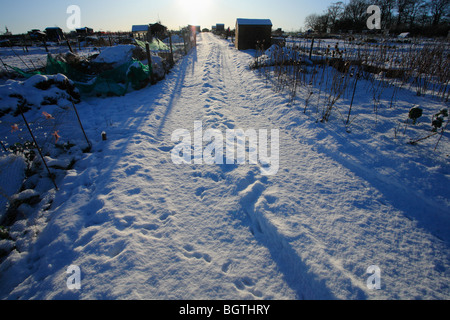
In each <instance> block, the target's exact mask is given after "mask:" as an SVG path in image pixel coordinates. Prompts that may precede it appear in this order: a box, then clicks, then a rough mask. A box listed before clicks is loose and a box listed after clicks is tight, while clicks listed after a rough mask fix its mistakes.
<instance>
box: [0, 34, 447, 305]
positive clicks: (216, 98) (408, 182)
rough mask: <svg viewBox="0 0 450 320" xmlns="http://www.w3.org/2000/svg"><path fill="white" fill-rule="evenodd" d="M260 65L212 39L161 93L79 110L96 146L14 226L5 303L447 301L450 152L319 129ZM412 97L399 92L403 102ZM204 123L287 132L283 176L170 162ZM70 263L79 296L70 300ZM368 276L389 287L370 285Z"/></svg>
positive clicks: (88, 102) (358, 131) (364, 131)
mask: <svg viewBox="0 0 450 320" xmlns="http://www.w3.org/2000/svg"><path fill="white" fill-rule="evenodd" d="M254 53H255V52H254V51H248V52H240V51H238V50H236V49H235V48H233V47H232V46H230V45H229V43H228V42H227V41H225V40H221V39H219V38H217V37H215V36H213V35H212V34H209V33H203V34H200V35H199V38H198V47H197V48H196V49H193V51H191V52H190V54H189V55H188V56H186V57H185V58H184V59H183V60H181V61H179V62H178V64H177V65H176V67H175V68H174V69H173V70H172V72H171V73H170V74H169V75H167V77H166V79H165V80H164V81H161V82H159V83H158V84H156V85H154V86H150V87H147V88H145V89H143V90H140V91H133V92H130V93H128V94H127V95H126V96H123V97H111V98H106V99H100V98H89V99H84V100H83V101H82V102H81V103H80V104H79V105H78V111H79V113H80V117H81V119H82V121H83V124H84V127H85V129H86V133H87V135H88V137H90V139H91V140H92V143H93V148H92V150H91V152H90V153H80V152H75V156H76V159H77V161H76V163H75V165H74V166H73V168H71V169H70V170H68V171H67V172H66V173H65V174H64V175H63V174H59V175H58V179H57V184H58V186H59V190H58V191H56V190H54V189H51V188H48V189H47V190H48V191H47V192H46V193H42V191H41V190H45V188H43V187H39V188H36V191H38V192H39V194H41V198H42V202H41V203H40V204H39V205H38V206H37V209H35V210H34V211H33V210H32V208H31V207H24V209H23V210H24V212H26V217H27V218H26V219H20V220H18V221H17V222H16V223H15V224H14V225H13V226H12V227H11V229H10V236H11V238H13V239H17V242H16V247H17V250H13V251H12V252H11V253H10V254H9V255H8V256H7V257H6V259H5V260H4V261H3V262H2V263H1V265H0V298H2V299H86V300H87V299H237V300H240V299H268V300H270V299H281V300H284V299H368V300H371V299H374V300H376V299H448V298H449V297H450V295H449V292H450V290H449V285H450V275H449V263H450V261H449V254H450V252H449V245H450V242H449V241H450V238H449V235H450V232H449V231H450V230H449V227H450V221H449V220H450V218H449V215H448V214H449V212H450V210H449V208H450V201H449V200H450V194H449V189H448V185H449V179H450V163H449V159H448V153H444V155H443V156H439V155H436V154H432V153H430V152H428V151H427V150H428V149H426V146H424V145H417V146H411V145H406V144H404V143H402V141H398V140H395V139H388V137H387V136H388V135H389V134H391V133H389V132H390V131H389V132H381V133H375V132H374V130H373V129H372V127H370V128H368V127H364V126H361V127H357V126H355V127H354V130H353V131H352V134H349V133H347V132H346V131H345V130H344V129H343V128H342V127H340V126H338V125H333V124H332V123H331V122H330V123H327V124H323V123H316V121H315V119H314V118H313V117H312V116H308V115H304V114H303V113H302V112H301V111H299V109H298V108H295V107H292V105H291V104H290V102H289V98H288V97H287V96H286V94H284V93H282V92H274V90H273V89H272V88H271V87H270V86H269V85H267V84H266V83H265V81H264V79H263V78H261V77H260V76H259V75H258V72H257V71H252V70H250V69H249V65H250V63H251V62H252V60H253V57H254ZM112 56H114V55H112ZM365 95H367V93H366V92H365V91H364V90H361V92H358V96H357V100H356V101H361V103H359V104H358V103H355V105H358V106H359V107H364V104H363V102H362V101H364V100H363V98H364V96H365ZM1 97H2V98H3V93H2V96H1ZM416 100H417V97H416V96H415V95H414V94H412V93H408V92H403V93H402V95H400V99H399V105H402V104H404V105H405V106H411V105H412V104H413V103H412V101H416ZM416 102H420V103H421V104H422V105H423V104H424V103H427V102H428V103H430V104H431V105H433V108H441V107H442V103H438V102H436V101H432V102H430V101H429V100H426V98H425V97H421V98H420V101H416ZM365 107H366V108H367V106H365ZM408 110H409V108H408ZM390 112H392V110H391V111H390ZM386 113H387V114H388V113H389V110H387V111H386ZM380 114H381V112H380ZM383 119H384V118H383V117H381V116H380V117H379V119H378V121H379V122H380V123H382V121H383ZM2 120H3V119H2ZM196 121H202V123H203V127H204V130H206V129H209V128H212V129H217V130H220V131H221V132H225V131H226V130H227V129H238V128H240V129H244V130H246V129H251V128H253V129H256V130H258V129H267V130H271V129H279V130H280V169H279V171H278V173H277V174H276V175H273V176H263V175H261V170H260V168H259V165H250V164H245V165H237V164H234V165H226V164H224V165H205V164H203V165H199V164H198V165H196V164H184V165H183V164H181V165H176V164H174V163H173V162H172V161H171V150H172V149H173V147H174V146H175V143H174V142H172V140H171V136H172V133H173V132H174V131H175V130H178V129H184V130H187V131H189V132H191V133H193V132H194V123H195V122H196ZM8 128H9V127H8ZM102 132H105V133H107V136H108V140H106V141H103V140H102V138H101V134H102ZM443 139H444V140H445V141H444V143H443V146H444V147H445V148H447V147H446V146H447V145H448V136H444V138H443ZM445 150H447V149H445ZM445 154H447V156H445ZM56 159H57V158H56V156H54V155H50V159H48V160H49V161H50V162H51V161H52V160H55V162H54V163H53V164H55V165H63V164H64V163H59V162H58V161H57V160H56ZM41 179H42V180H43V181H45V183H46V184H48V183H49V181H48V179H44V178H43V177H42V178H41ZM27 192H30V191H27ZM50 200H51V201H50ZM49 203H50V204H51V206H50V207H48V206H46V204H49ZM25 205H26V204H25ZM0 248H6V249H8V248H10V249H11V248H12V244H11V242H10V240H2V241H0ZM71 265H77V266H79V267H80V269H81V289H80V290H70V289H68V287H67V278H68V275H67V273H66V270H67V269H68V268H69V266H71ZM372 265H377V266H378V267H379V268H380V269H381V281H382V282H381V284H382V286H381V290H370V289H368V287H367V285H366V281H367V279H368V277H369V274H367V273H366V271H367V268H368V267H369V266H372Z"/></svg>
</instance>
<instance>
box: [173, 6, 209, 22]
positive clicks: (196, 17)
mask: <svg viewBox="0 0 450 320" xmlns="http://www.w3.org/2000/svg"><path fill="white" fill-rule="evenodd" d="M178 2H179V3H180V8H181V10H182V11H183V14H185V15H186V16H187V17H188V18H189V21H190V22H189V23H190V24H192V25H199V24H200V22H201V19H202V18H204V16H205V14H206V13H207V12H208V11H209V9H210V5H211V0H178Z"/></svg>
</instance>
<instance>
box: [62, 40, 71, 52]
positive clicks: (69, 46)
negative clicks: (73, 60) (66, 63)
mask: <svg viewBox="0 0 450 320" xmlns="http://www.w3.org/2000/svg"><path fill="white" fill-rule="evenodd" d="M64 38H65V37H64ZM65 39H66V43H67V47H68V48H69V51H70V52H71V53H73V50H72V46H71V45H70V42H69V39H67V38H65Z"/></svg>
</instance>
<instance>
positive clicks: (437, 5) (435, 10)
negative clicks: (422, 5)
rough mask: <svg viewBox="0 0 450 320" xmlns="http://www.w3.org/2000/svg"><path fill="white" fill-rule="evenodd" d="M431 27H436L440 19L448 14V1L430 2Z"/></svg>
mask: <svg viewBox="0 0 450 320" xmlns="http://www.w3.org/2000/svg"><path fill="white" fill-rule="evenodd" d="M430 6H431V15H432V17H433V19H432V25H433V26H437V25H438V24H439V22H441V19H442V18H443V17H445V16H446V15H447V14H449V12H450V0H431V2H430Z"/></svg>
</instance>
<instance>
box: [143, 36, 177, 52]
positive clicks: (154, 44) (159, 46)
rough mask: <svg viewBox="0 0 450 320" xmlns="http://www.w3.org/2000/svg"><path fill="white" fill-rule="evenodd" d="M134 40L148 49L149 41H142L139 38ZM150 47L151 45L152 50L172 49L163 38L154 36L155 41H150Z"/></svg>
mask: <svg viewBox="0 0 450 320" xmlns="http://www.w3.org/2000/svg"><path fill="white" fill-rule="evenodd" d="M134 40H135V41H136V44H137V45H138V46H140V47H141V48H143V49H144V50H145V49H146V48H145V45H146V43H147V42H144V41H140V40H138V39H134ZM149 47H150V50H152V51H167V50H170V48H169V47H168V46H167V45H166V44H165V43H164V42H162V41H161V40H159V39H156V38H154V39H153V41H152V42H151V43H149Z"/></svg>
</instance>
